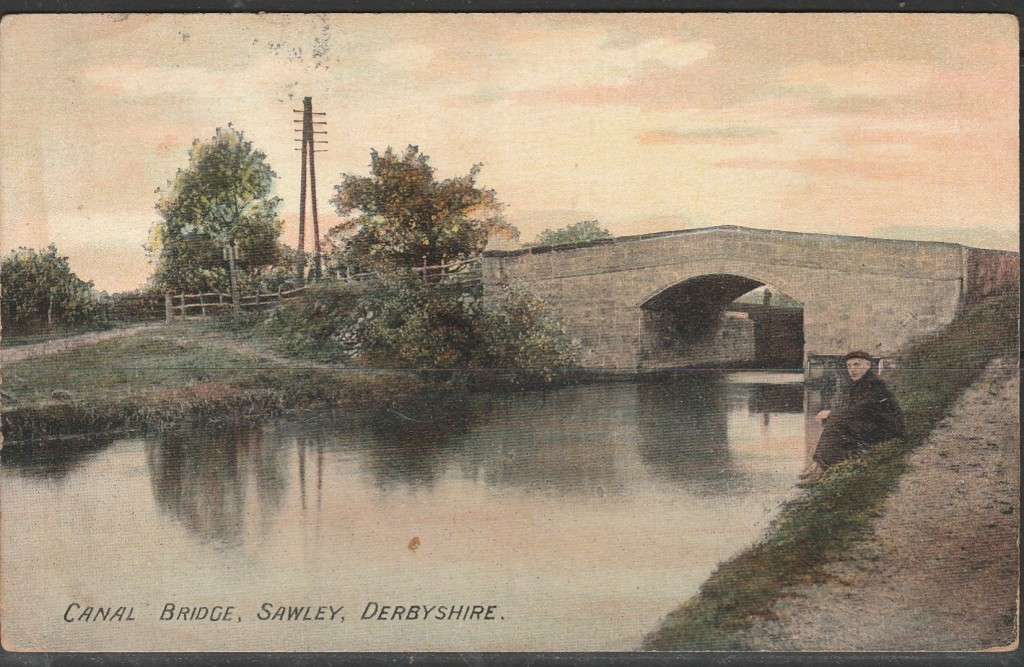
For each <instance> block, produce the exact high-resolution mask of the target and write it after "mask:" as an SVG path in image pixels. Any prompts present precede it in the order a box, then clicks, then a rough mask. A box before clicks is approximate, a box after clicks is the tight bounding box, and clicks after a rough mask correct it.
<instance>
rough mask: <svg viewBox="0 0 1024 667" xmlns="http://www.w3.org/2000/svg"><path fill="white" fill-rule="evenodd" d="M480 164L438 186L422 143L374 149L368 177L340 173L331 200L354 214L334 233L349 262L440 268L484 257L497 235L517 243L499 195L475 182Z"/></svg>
mask: <svg viewBox="0 0 1024 667" xmlns="http://www.w3.org/2000/svg"><path fill="white" fill-rule="evenodd" d="M480 167H481V165H479V164H476V165H474V166H473V168H472V169H470V170H469V173H468V174H466V175H465V176H459V177H456V178H449V179H446V180H443V181H438V180H437V179H435V177H434V169H433V167H431V166H430V158H429V157H428V156H427V155H424V154H422V153H420V151H419V148H418V147H417V146H409V147H408V148H406V149H405V152H404V153H402V154H401V155H398V154H397V153H395V151H393V150H392V149H391V147H390V146H389V147H388V148H387V150H385V151H384V153H383V154H380V153H378V152H377V151H375V150H371V151H370V175H369V176H355V175H352V174H342V176H341V183H340V184H338V185H336V186H335V188H334V189H335V194H334V196H333V197H332V198H331V203H333V204H334V207H335V209H336V210H337V211H338V214H339V215H342V216H350V217H349V219H348V220H346V221H345V222H344V223H342V224H341V225H339V226H337V227H335V228H334V229H332V230H331V231H330V232H329V233H328V236H329V237H330V238H331V239H332V240H337V239H339V237H344V242H343V243H344V245H343V250H342V255H343V261H345V262H347V263H349V264H352V265H355V266H357V267H359V268H371V267H382V268H395V267H413V266H420V265H422V264H423V263H424V262H426V263H427V264H428V265H431V266H435V265H438V264H444V263H447V262H451V261H454V260H458V259H462V258H466V257H470V256H473V255H477V254H479V253H480V252H482V251H483V249H484V247H485V246H486V245H487V239H488V237H489V236H490V235H491V234H504V235H507V236H509V237H512V238H515V237H516V236H518V231H517V230H516V228H515V227H513V226H512V225H510V224H509V223H507V222H506V221H505V220H504V218H502V216H501V208H502V206H501V204H499V203H498V200H497V196H496V195H495V192H494V190H491V189H487V188H479V187H477V185H476V177H477V175H478V174H479V173H480ZM335 242H336V243H337V241H335Z"/></svg>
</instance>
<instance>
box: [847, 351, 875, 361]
mask: <svg viewBox="0 0 1024 667" xmlns="http://www.w3.org/2000/svg"><path fill="white" fill-rule="evenodd" d="M850 359H867V360H868V361H871V355H870V354H868V353H867V352H865V351H864V350H854V351H853V352H848V353H847V354H846V356H844V357H843V361H849V360H850Z"/></svg>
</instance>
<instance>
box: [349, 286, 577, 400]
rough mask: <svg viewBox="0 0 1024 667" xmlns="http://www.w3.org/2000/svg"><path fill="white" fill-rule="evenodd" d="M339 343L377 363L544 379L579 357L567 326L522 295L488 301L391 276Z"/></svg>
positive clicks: (510, 292) (512, 292)
mask: <svg viewBox="0 0 1024 667" xmlns="http://www.w3.org/2000/svg"><path fill="white" fill-rule="evenodd" d="M336 339H337V340H338V341H339V342H341V343H342V344H343V345H345V346H346V347H348V349H351V350H352V351H353V356H355V357H360V358H362V359H365V360H366V361H368V362H371V363H375V364H382V365H398V366H404V367H412V368H417V369H430V370H467V369H471V370H477V371H493V370H498V369H503V370H515V371H522V372H524V374H523V375H522V377H525V378H538V379H544V380H551V379H552V378H553V377H554V373H555V372H556V371H557V370H558V369H561V368H566V367H569V366H572V365H574V364H575V362H576V356H577V346H576V345H575V344H573V343H572V342H570V341H569V340H568V337H567V336H566V334H565V331H564V329H562V327H561V326H560V325H559V324H558V323H557V322H555V321H554V320H553V319H551V318H550V317H549V316H548V315H547V313H546V311H545V309H544V307H543V304H542V303H541V302H540V301H538V300H537V299H535V298H533V297H532V296H530V295H528V294H526V293H525V292H522V291H520V290H517V289H514V288H504V289H502V291H500V292H499V293H498V294H497V295H496V296H489V297H488V298H486V299H485V298H483V297H482V296H480V295H479V294H475V293H473V292H467V291H464V290H462V289H460V288H457V287H454V286H445V285H425V284H424V283H422V282H421V281H419V280H418V279H416V278H414V277H398V278H391V279H389V280H387V281H386V282H385V283H384V284H383V285H382V286H381V289H378V290H374V291H373V292H372V293H370V294H368V295H367V296H366V297H365V298H363V299H362V300H360V302H359V305H358V307H357V308H356V311H355V312H354V313H353V317H352V319H351V326H350V327H349V328H348V329H346V330H344V331H342V332H340V334H339V335H338V336H336Z"/></svg>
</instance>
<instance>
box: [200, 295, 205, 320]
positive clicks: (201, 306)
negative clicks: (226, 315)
mask: <svg viewBox="0 0 1024 667" xmlns="http://www.w3.org/2000/svg"><path fill="white" fill-rule="evenodd" d="M199 312H201V313H202V314H203V315H206V299H205V298H203V293H202V292H200V293H199Z"/></svg>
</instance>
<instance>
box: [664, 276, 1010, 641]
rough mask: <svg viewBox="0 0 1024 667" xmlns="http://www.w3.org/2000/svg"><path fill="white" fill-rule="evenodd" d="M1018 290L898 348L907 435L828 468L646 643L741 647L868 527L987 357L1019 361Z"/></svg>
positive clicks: (896, 385) (897, 382)
mask: <svg viewBox="0 0 1024 667" xmlns="http://www.w3.org/2000/svg"><path fill="white" fill-rule="evenodd" d="M1018 303H1019V295H1018V294H1017V293H1012V294H1006V295H1004V296H1002V297H999V298H993V299H990V300H988V301H986V302H983V303H980V304H978V305H976V306H975V307H973V308H971V309H969V310H968V311H967V312H965V313H964V314H963V315H962V316H961V317H959V318H957V320H956V321H955V322H954V323H953V324H952V325H950V327H948V328H947V329H946V330H945V331H943V332H941V333H939V334H937V335H934V336H932V337H930V338H928V339H927V340H922V341H920V342H918V343H917V344H915V345H914V346H913V347H912V348H911V349H909V350H906V351H905V353H904V355H903V367H902V368H901V370H899V371H898V372H896V373H894V374H893V375H892V376H889V377H890V378H891V379H890V381H889V384H890V387H891V388H892V390H893V393H894V394H895V395H896V397H897V399H898V401H899V402H900V405H901V406H902V407H903V410H904V413H905V416H906V422H907V438H906V439H905V440H902V441H893V442H887V443H884V444H883V445H881V446H879V447H877V448H876V449H875V450H874V451H873V452H872V453H871V454H870V455H868V456H866V457H864V458H862V459H860V460H855V461H847V462H845V463H843V464H841V465H838V466H836V467H835V468H833V469H832V470H831V471H830V472H829V474H828V475H827V476H826V477H825V478H824V480H823V481H822V482H821V483H819V484H818V485H816V486H814V487H811V488H810V489H808V490H807V491H806V492H804V493H803V494H801V495H800V497H798V498H797V499H795V500H793V501H791V502H789V503H787V504H786V505H785V506H784V507H783V508H782V510H781V511H780V514H779V516H778V517H777V518H776V519H775V521H774V522H773V523H772V525H771V526H770V527H769V529H768V531H767V535H766V537H765V538H764V539H763V540H762V541H761V542H759V543H757V544H755V545H754V546H753V547H751V548H750V549H747V550H746V551H744V552H742V553H741V554H739V555H738V556H736V557H735V558H733V559H731V560H729V561H727V562H725V563H722V564H720V565H719V567H718V569H717V570H716V571H715V572H714V573H713V574H712V575H711V577H710V578H709V579H708V580H707V581H706V582H705V583H704V585H703V586H702V587H701V589H700V591H699V592H698V594H697V595H696V596H694V597H693V598H691V599H690V600H689V601H687V602H686V603H685V604H683V605H682V606H681V607H679V608H678V609H676V610H675V611H673V612H672V613H671V614H669V615H668V617H667V618H666V619H665V621H664V622H663V623H662V625H661V627H660V628H658V629H657V630H655V631H654V632H652V633H651V634H650V635H648V636H647V637H646V639H645V640H644V648H646V649H653V650H741V649H744V648H746V647H745V646H743V645H742V644H741V642H740V640H739V639H738V636H739V634H740V633H741V631H743V630H744V629H746V628H748V627H749V626H750V622H751V621H752V620H753V619H754V618H756V617H769V616H770V614H771V608H772V605H773V603H774V602H775V601H776V600H777V599H779V598H780V596H782V595H784V594H785V590H786V588H787V587H790V586H794V585H798V584H800V583H804V582H808V581H817V580H821V578H822V577H823V576H824V575H823V574H822V572H823V566H824V565H825V564H826V563H828V562H829V561H831V560H833V559H835V558H836V557H837V556H838V555H840V554H841V553H843V551H845V550H846V549H847V548H848V547H849V545H850V544H851V543H852V542H854V541H856V540H858V539H860V538H862V537H863V536H864V535H865V534H866V533H867V531H870V527H871V521H872V519H873V518H874V517H877V516H878V515H879V511H880V508H881V506H882V503H883V501H884V500H885V499H886V497H887V496H888V495H889V493H890V492H891V491H892V490H893V489H894V488H895V486H896V484H897V482H898V481H899V478H900V476H901V475H902V474H903V473H904V472H905V471H906V470H907V456H908V454H909V453H910V451H911V450H913V449H914V448H915V447H917V446H918V445H920V444H921V443H922V442H923V441H924V440H925V438H926V437H927V436H928V433H929V432H930V431H931V430H932V429H933V428H934V427H935V425H936V424H937V423H938V422H939V421H940V420H941V419H942V417H943V416H944V415H945V414H946V412H947V410H948V409H949V408H950V406H951V405H952V404H953V402H954V401H955V400H956V398H957V397H958V396H959V394H960V393H961V392H962V391H963V390H964V389H965V388H966V387H967V386H969V385H970V384H971V383H972V382H973V381H974V380H975V379H976V378H977V377H978V375H979V374H980V373H981V371H982V370H983V369H984V368H985V366H986V365H987V364H988V363H989V362H990V361H991V360H992V359H994V358H997V357H1002V358H1004V359H1006V362H1007V363H1011V364H1012V363H1016V360H1017V355H1018V350H1019V346H1018V340H1017V319H1018Z"/></svg>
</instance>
